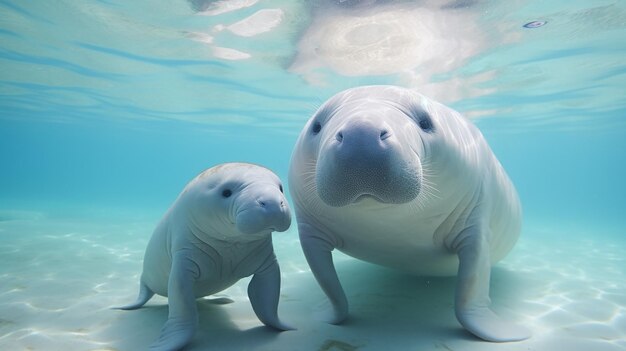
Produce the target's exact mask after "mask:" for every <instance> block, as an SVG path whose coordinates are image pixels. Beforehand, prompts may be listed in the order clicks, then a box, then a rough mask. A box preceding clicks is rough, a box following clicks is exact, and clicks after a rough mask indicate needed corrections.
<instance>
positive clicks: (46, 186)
mask: <svg viewBox="0 0 626 351" xmlns="http://www.w3.org/2000/svg"><path fill="white" fill-rule="evenodd" d="M532 22H534V23H532ZM529 23H532V24H529ZM525 25H526V26H525ZM624 38H626V5H625V4H624V3H623V2H622V1H551V2H545V1H507V2H499V1H482V0H469V1H463V0H457V1H454V0H451V1H401V0H386V1H382V0H378V1H377V0H362V1H358V0H345V1H336V0H314V1H287V0H281V1H279V0H275V1H272V0H265V1H264V0H222V1H210V0H189V1H184V0H176V1H160V0H157V1H143V0H139V1H116V0H99V1H97V0H93V1H30V2H25V1H6V0H2V1H0V349H3V350H4V349H6V350H140V349H145V348H146V347H147V345H149V344H150V343H151V341H152V340H154V339H155V338H156V337H157V336H158V333H159V330H160V328H161V326H162V324H163V323H164V321H165V319H166V318H167V305H166V303H167V300H166V299H165V298H158V297H157V298H154V299H153V300H151V302H150V303H149V304H148V305H147V307H146V308H144V309H141V310H138V311H131V312H123V311H117V310H111V309H109V307H111V306H115V305H120V304H124V303H127V302H129V301H130V300H133V298H134V297H135V294H136V290H137V281H138V278H139V275H140V273H141V262H142V259H143V252H144V250H145V246H146V244H147V241H148V239H149V237H150V235H151V232H152V230H153V229H154V227H155V226H156V224H157V223H158V221H159V219H160V217H161V216H162V214H163V213H164V212H165V210H166V209H167V208H168V207H169V205H170V204H171V203H172V201H173V200H174V199H175V198H176V196H177V194H178V193H179V192H180V191H181V189H182V188H183V186H184V185H185V184H186V183H187V182H188V181H189V180H190V179H191V178H193V177H194V176H195V175H196V174H198V173H199V172H200V171H202V170H203V169H205V168H208V167H210V166H212V165H215V164H218V163H221V162H229V161H245V162H253V163H258V164H263V165H266V166H268V167H269V168H271V169H272V170H273V171H274V172H276V174H278V175H279V176H280V177H281V178H282V179H283V180H284V181H285V182H286V180H287V170H288V165H289V158H290V155H291V150H292V147H293V145H294V143H295V140H296V138H297V136H298V134H299V132H300V130H301V128H302V127H303V126H304V123H305V122H306V120H307V119H308V118H309V117H310V115H311V114H312V113H313V112H314V111H315V110H316V109H317V107H319V106H320V104H321V103H323V102H324V101H325V100H326V99H327V98H329V97H330V96H332V95H333V94H335V93H337V92H339V91H341V90H343V89H347V88H350V87H354V86H359V85H367V84H393V85H400V86H404V87H408V88H412V89H415V90H417V91H419V92H421V93H423V94H425V95H427V96H429V97H431V98H433V99H435V100H438V101H440V102H442V103H445V104H447V105H449V106H451V107H453V108H455V109H456V110H458V111H460V112H461V113H463V114H464V115H466V116H467V117H469V118H470V119H472V120H473V121H474V123H476V125H477V126H478V127H479V128H480V129H481V131H482V132H483V134H484V135H485V137H486V139H487V140H488V142H489V143H490V145H491V147H492V149H493V150H494V153H495V154H496V155H497V157H498V158H499V160H500V161H501V163H502V164H503V165H504V167H505V169H506V170H507V172H508V174H509V176H510V177H511V179H512V180H513V182H514V183H515V185H516V187H517V190H518V192H519V194H520V197H521V200H522V204H523V207H524V228H523V231H522V236H521V238H520V240H519V242H518V244H517V246H516V247H515V249H514V250H513V251H512V252H511V253H510V254H509V256H507V257H506V258H505V259H504V260H503V261H502V262H500V263H499V264H497V265H496V266H495V267H494V269H493V273H492V283H491V285H492V288H491V290H492V293H491V295H492V300H493V304H494V309H496V310H497V311H498V312H499V313H500V314H501V315H503V316H505V317H506V318H508V319H513V320H518V321H520V322H521V323H523V324H525V325H527V326H528V327H529V328H530V329H532V331H533V337H532V338H531V339H529V340H527V341H523V342H519V343H507V344H489V343H485V342H482V341H478V340H477V339H475V338H473V337H472V336H471V335H469V334H467V333H465V332H464V331H463V330H462V329H461V327H460V325H459V324H458V322H457V321H456V320H455V318H454V311H453V306H452V304H453V295H454V286H455V281H454V278H433V277H412V276H407V275H404V274H403V273H401V272H396V271H392V270H387V269H385V268H381V267H377V266H373V265H370V264H367V263H364V262H361V261H357V260H354V259H352V258H350V257H348V256H344V255H341V254H337V255H336V263H337V268H338V271H339V275H340V277H341V279H342V281H343V282H344V287H345V289H346V293H347V295H348V299H349V300H350V302H351V316H352V317H351V319H350V320H349V323H347V324H345V325H342V326H333V325H327V324H324V323H322V322H320V321H319V320H317V319H316V318H315V315H316V312H317V311H318V310H319V309H320V308H322V307H323V304H324V303H325V302H324V301H325V297H324V296H323V293H322V292H321V290H320V289H319V288H318V286H317V284H316V283H315V281H314V279H313V277H312V274H311V273H310V271H309V268H308V266H307V264H306V262H305V260H304V258H303V256H302V253H301V250H300V246H299V242H298V235H297V230H296V227H295V225H293V226H292V228H291V229H289V230H288V231H287V232H285V233H275V234H274V245H275V248H276V252H277V255H278V260H279V262H280V264H281V268H282V274H283V287H282V297H281V302H280V313H281V315H283V316H284V319H286V320H289V321H290V322H292V324H294V325H296V326H297V327H298V330H297V331H291V332H285V333H279V334H277V333H274V332H272V331H269V330H267V329H266V328H263V327H261V326H262V324H261V323H260V322H259V321H258V319H257V318H256V317H255V316H254V313H253V311H252V309H251V307H250V304H249V301H248V299H247V295H246V286H247V282H248V280H247V279H244V280H242V281H240V282H239V283H238V284H236V285H235V286H233V287H232V288H229V289H228V290H226V291H224V292H222V293H221V294H220V295H218V296H216V297H212V298H211V299H204V300H201V301H199V310H200V315H201V320H200V326H199V330H198V332H197V333H196V336H195V337H194V339H193V341H192V343H191V344H190V345H189V346H188V348H187V349H189V350H203V349H206V348H209V347H211V348H212V349H215V350H380V349H383V348H385V349H393V348H395V349H398V350H496V349H497V350H529V349H530V350H555V349H568V350H601V351H604V350H623V349H626V293H625V291H626V268H625V267H626V262H625V261H626V236H625V235H626V219H625V217H624V213H626V185H624V179H626V156H625V155H626V153H625V151H626V88H625V87H626V41H625V40H624ZM287 195H288V196H289V194H287ZM390 345H393V346H390Z"/></svg>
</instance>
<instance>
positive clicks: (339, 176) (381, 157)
mask: <svg viewBox="0 0 626 351" xmlns="http://www.w3.org/2000/svg"><path fill="white" fill-rule="evenodd" d="M414 161H415V160H412V159H406V157H405V156H403V153H402V151H401V149H400V145H399V143H398V140H397V138H396V137H395V135H394V130H393V129H392V128H391V126H390V125H388V124H387V123H386V122H385V121H376V120H370V119H367V120H352V121H347V122H346V123H344V124H343V125H341V126H340V127H339V128H337V131H336V133H335V135H334V136H333V137H332V138H331V139H329V140H328V142H327V144H326V147H325V150H324V151H323V152H321V153H320V158H319V160H318V165H317V167H318V169H317V172H316V183H317V190H318V195H319V196H320V198H321V199H322V201H324V202H325V203H326V204H327V205H329V206H333V207H340V206H345V205H348V204H350V203H353V202H355V201H357V200H358V199H360V198H361V197H363V196H366V197H371V198H374V199H376V200H377V201H379V202H383V203H406V202H409V201H411V200H413V199H414V198H415V197H417V195H418V192H419V188H420V186H419V185H420V175H419V172H416V169H419V165H417V167H416V166H415V165H414V163H415V162H414Z"/></svg>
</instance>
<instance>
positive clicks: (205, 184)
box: [121, 163, 293, 350]
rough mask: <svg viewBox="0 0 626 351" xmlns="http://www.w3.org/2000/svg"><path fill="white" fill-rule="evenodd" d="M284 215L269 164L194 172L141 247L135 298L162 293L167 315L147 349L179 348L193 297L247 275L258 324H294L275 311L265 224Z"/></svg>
mask: <svg viewBox="0 0 626 351" xmlns="http://www.w3.org/2000/svg"><path fill="white" fill-rule="evenodd" d="M290 223H291V215H290V211H289V207H288V205H287V201H286V200H285V197H284V195H283V191H282V184H281V182H280V179H278V177H277V176H276V175H275V174H274V173H272V172H271V171H270V170H268V169H266V168H263V167H260V166H256V165H252V164H245V163H226V164H222V165H218V166H215V167H213V168H210V169H208V170H206V171H204V172H202V173H201V174H200V175H198V176H197V177H196V178H194V179H193V180H192V181H191V182H189V184H187V186H186V187H185V189H184V190H183V192H182V193H181V194H180V195H179V197H178V199H176V201H175V202H174V204H173V205H172V206H171V207H170V209H169V210H168V211H167V213H166V214H165V216H164V217H163V219H162V220H161V222H160V223H159V225H158V226H157V228H156V229H155V231H154V233H153V235H152V238H151V239H150V242H149V243H148V247H147V249H146V253H145V257H144V263H143V273H142V275H141V281H140V292H139V296H138V298H137V301H136V302H135V303H133V304H131V305H128V306H124V307H121V309H125V310H132V309H137V308H139V307H141V306H143V305H144V304H145V303H146V302H147V301H148V300H149V299H150V298H151V297H152V296H153V295H154V294H155V293H156V294H159V295H162V296H167V297H168V304H169V317H168V320H167V322H166V323H165V326H164V327H163V329H162V330H161V335H160V337H159V339H158V340H157V341H156V342H155V343H154V344H152V345H151V346H150V349H151V350H178V349H180V348H182V347H183V346H185V345H186V344H187V343H188V342H189V340H190V339H191V337H192V336H193V334H194V331H195V329H196V326H197V324H198V311H197V306H196V302H195V300H196V299H197V298H199V297H203V296H208V295H212V294H215V293H217V292H220V291H222V290H224V289H226V288H228V287H229V286H231V285H233V284H234V283H236V282H237V281H238V280H239V279H241V278H243V277H247V276H250V275H254V277H253V278H252V280H251V281H250V284H249V286H248V296H249V298H250V303H251V304H252V307H253V309H254V312H255V313H256V315H257V316H258V318H259V319H260V320H261V322H263V323H264V324H266V325H268V326H270V327H273V328H276V329H279V330H289V329H293V328H291V327H289V326H287V325H286V324H284V323H283V322H281V321H280V320H279V318H278V315H277V308H278V298H279V292H280V270H279V267H278V263H277V262H276V257H275V255H274V250H273V247H272V238H271V233H272V231H279V232H282V231H285V230H287V228H289V225H290Z"/></svg>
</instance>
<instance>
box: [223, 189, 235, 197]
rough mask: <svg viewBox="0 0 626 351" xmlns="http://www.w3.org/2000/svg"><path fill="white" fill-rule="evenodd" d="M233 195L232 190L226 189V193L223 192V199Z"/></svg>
mask: <svg viewBox="0 0 626 351" xmlns="http://www.w3.org/2000/svg"><path fill="white" fill-rule="evenodd" d="M232 194H233V192H232V191H231V190H230V189H225V190H224V191H222V197H230V196H231V195H232Z"/></svg>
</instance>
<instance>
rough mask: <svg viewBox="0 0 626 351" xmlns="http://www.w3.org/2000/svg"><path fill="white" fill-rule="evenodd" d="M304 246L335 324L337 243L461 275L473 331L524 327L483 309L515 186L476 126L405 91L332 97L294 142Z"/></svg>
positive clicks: (370, 257)
mask: <svg viewBox="0 0 626 351" xmlns="http://www.w3.org/2000/svg"><path fill="white" fill-rule="evenodd" d="M289 187H290V190H291V195H292V197H293V201H294V204H295V211H296V219H297V222H298V230H299V235H300V241H301V244H302V249H303V250H304V254H305V256H306V259H307V261H308V263H309V266H310V267H311V270H312V272H313V274H314V276H315V278H316V279H317V281H318V283H319V284H320V286H321V287H322V289H323V291H324V292H325V293H326V295H327V296H328V298H329V300H330V302H331V304H332V310H330V311H329V316H328V320H329V322H331V323H340V322H342V321H343V320H344V319H345V318H346V317H347V315H348V301H347V299H346V295H345V293H344V291H343V288H342V286H341V283H340V282H339V279H338V278H337V272H336V271H335V267H334V264H333V260H332V255H331V251H332V250H333V249H335V248H336V249H339V250H340V251H342V252H344V253H346V254H348V255H350V256H353V257H356V258H358V259H361V260H365V261H369V262H372V263H376V264H380V265H383V266H388V267H393V268H398V269H401V270H405V271H408V272H411V273H415V274H420V275H454V274H457V287H456V293H455V312H456V317H457V319H458V320H459V322H460V323H461V324H462V325H463V326H464V327H465V328H466V329H467V330H468V331H470V332H471V333H473V334H474V335H476V336H478V337H479V338H482V339H484V340H488V341H497V342H502V341H516V340H522V339H525V338H528V337H529V336H530V333H529V331H528V330H527V329H526V328H524V327H522V326H518V325H515V324H512V323H509V322H506V321H503V320H502V319H501V318H499V317H498V316H497V315H496V314H495V313H493V312H492V310H491V309H490V308H489V306H490V304H491V301H490V299H489V277H490V271H491V265H492V264H494V263H495V262H497V261H498V260H500V259H502V258H503V257H504V256H505V255H506V254H507V253H508V252H509V251H510V250H511V248H512V247H513V245H514V244H515V242H516V241H517V239H518V237H519V234H520V226H521V207H520V202H519V199H518V196H517V193H516V191H515V188H514V186H513V184H512V183H511V181H510V180H509V178H508V176H507V175H506V173H505V171H504V169H503V168H502V166H501V165H500V163H499V162H498V160H497V159H496V157H495V156H494V154H493V153H492V151H491V149H490V148H489V146H488V145H487V142H486V141H485V139H484V138H483V136H482V134H481V133H480V131H479V130H478V129H477V128H476V127H475V126H474V125H472V123H470V122H469V121H468V120H467V119H465V118H464V117H463V116H461V115H460V114H459V113H458V112H456V111H454V110H452V109H450V108H448V107H446V106H444V105H441V104H439V103H437V102H434V101H432V100H429V99H428V98H426V97H424V96H422V95H420V94H418V93H416V92H414V91H412V90H408V89H404V88H400V87H395V86H363V87H358V88H353V89H348V90H345V91H343V92H340V93H338V94H337V95H335V96H333V97H332V98H330V99H329V100H328V101H327V102H325V103H324V104H323V105H322V106H321V107H320V108H319V110H318V111H317V112H316V113H315V114H314V115H313V117H311V118H310V119H309V121H308V123H307V124H306V126H305V127H304V129H303V131H302V133H301V134H300V137H299V139H298V141H297V143H296V145H295V148H294V151H293V155H292V159H291V165H290V170H289Z"/></svg>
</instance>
